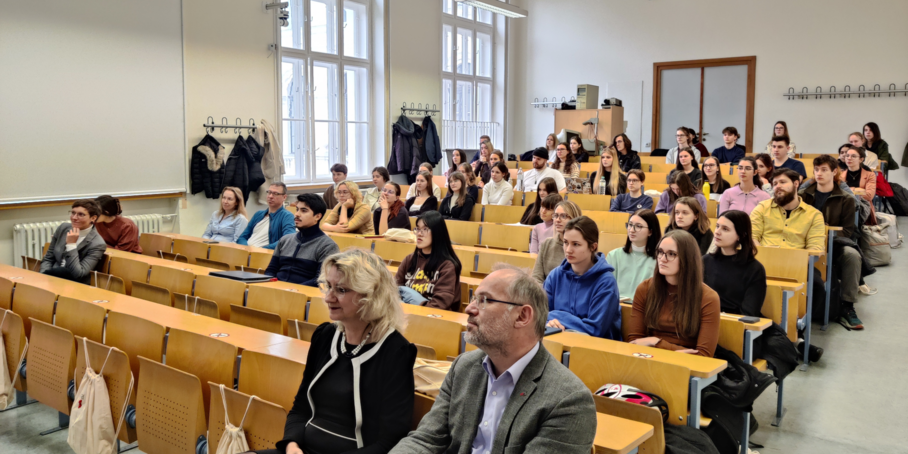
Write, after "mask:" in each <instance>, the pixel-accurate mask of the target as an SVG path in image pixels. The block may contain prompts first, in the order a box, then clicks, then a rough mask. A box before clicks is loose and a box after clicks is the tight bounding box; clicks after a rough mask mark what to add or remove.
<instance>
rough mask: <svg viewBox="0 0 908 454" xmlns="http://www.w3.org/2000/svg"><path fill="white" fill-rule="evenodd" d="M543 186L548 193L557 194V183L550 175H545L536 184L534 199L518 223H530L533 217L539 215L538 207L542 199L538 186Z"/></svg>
mask: <svg viewBox="0 0 908 454" xmlns="http://www.w3.org/2000/svg"><path fill="white" fill-rule="evenodd" d="M540 187H545V192H546V193H547V194H548V195H552V194H558V185H557V184H556V183H555V179H554V178H552V177H545V178H543V179H542V181H540V182H539V184H538V185H536V200H535V201H534V202H533V203H531V204H530V206H529V208H528V209H527V211H526V214H524V216H523V218H521V219H520V223H521V224H524V225H530V223H531V222H532V221H533V218H535V217H536V216H539V208H540V207H541V206H542V200H541V198H540V197H539V188H540Z"/></svg>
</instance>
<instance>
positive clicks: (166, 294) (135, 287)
mask: <svg viewBox="0 0 908 454" xmlns="http://www.w3.org/2000/svg"><path fill="white" fill-rule="evenodd" d="M132 296H133V298H139V299H142V300H145V301H151V302H152V303H158V304H161V305H163V306H168V307H172V306H173V295H171V293H170V290H167V289H166V288H164V287H158V286H157V285H151V284H143V283H141V282H133V283H132Z"/></svg>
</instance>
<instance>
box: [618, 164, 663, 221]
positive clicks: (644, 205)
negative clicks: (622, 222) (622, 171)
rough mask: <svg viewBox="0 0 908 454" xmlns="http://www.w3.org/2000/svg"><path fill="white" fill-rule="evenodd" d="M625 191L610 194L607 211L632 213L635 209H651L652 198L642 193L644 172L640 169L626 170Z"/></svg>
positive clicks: (644, 178)
mask: <svg viewBox="0 0 908 454" xmlns="http://www.w3.org/2000/svg"><path fill="white" fill-rule="evenodd" d="M625 181H626V182H627V192H624V193H622V194H618V195H617V196H612V203H611V205H609V211H612V212H616V213H634V212H636V211H637V210H644V209H645V210H651V209H652V208H653V198H652V197H650V196H648V195H646V194H644V193H643V182H644V181H646V174H645V173H643V171H642V170H640V169H631V170H630V171H629V172H627V179H626V180H625Z"/></svg>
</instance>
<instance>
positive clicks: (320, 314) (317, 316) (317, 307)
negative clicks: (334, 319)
mask: <svg viewBox="0 0 908 454" xmlns="http://www.w3.org/2000/svg"><path fill="white" fill-rule="evenodd" d="M306 321H307V322H309V323H311V324H313V325H315V326H318V325H321V324H322V323H325V322H330V321H331V317H329V316H328V305H327V304H326V303H325V299H324V298H312V299H311V300H310V301H309V312H308V317H307V318H306Z"/></svg>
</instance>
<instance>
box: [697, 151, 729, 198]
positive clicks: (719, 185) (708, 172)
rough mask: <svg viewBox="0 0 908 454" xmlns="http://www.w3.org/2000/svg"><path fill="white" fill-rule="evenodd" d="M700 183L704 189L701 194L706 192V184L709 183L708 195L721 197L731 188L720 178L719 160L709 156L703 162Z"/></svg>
mask: <svg viewBox="0 0 908 454" xmlns="http://www.w3.org/2000/svg"><path fill="white" fill-rule="evenodd" d="M700 183H701V184H702V186H703V188H704V189H703V192H706V189H705V188H706V184H707V183H709V193H710V194H719V195H721V194H722V193H723V192H725V191H726V190H727V189H728V188H729V187H730V186H731V185H729V184H728V182H727V181H725V179H724V178H722V172H721V167H720V166H719V158H717V157H715V156H710V157H708V158H706V160H705V161H703V181H701V182H700ZM704 196H705V194H704Z"/></svg>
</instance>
